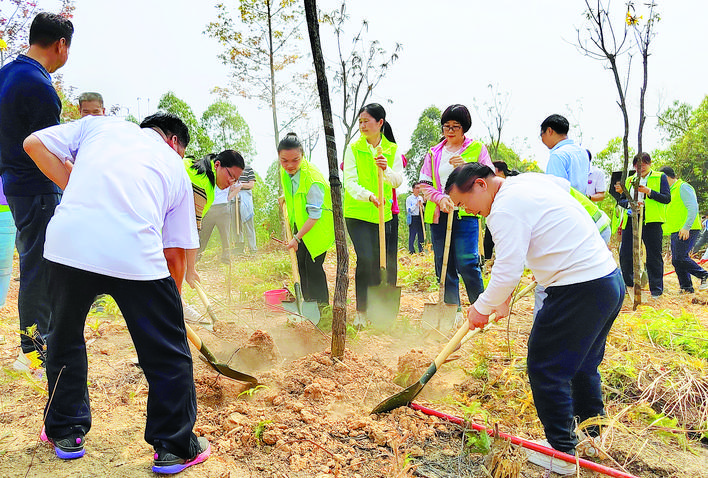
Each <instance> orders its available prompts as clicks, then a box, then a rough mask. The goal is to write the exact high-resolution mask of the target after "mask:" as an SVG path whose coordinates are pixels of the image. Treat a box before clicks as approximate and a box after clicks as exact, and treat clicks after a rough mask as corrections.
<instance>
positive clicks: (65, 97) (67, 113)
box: [53, 74, 81, 123]
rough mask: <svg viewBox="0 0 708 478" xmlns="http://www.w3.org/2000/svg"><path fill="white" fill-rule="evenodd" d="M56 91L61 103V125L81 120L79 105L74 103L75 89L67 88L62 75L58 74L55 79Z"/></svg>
mask: <svg viewBox="0 0 708 478" xmlns="http://www.w3.org/2000/svg"><path fill="white" fill-rule="evenodd" d="M53 83H54V89H55V90H56V92H57V95H58V96H59V100H60V101H61V116H60V118H59V120H60V122H61V123H66V122H69V121H74V120H77V119H79V118H81V114H80V113H79V105H78V104H77V103H74V102H73V101H72V98H71V97H72V96H73V95H74V90H75V89H76V88H74V87H73V86H69V87H65V86H64V79H63V78H62V75H61V74H57V75H56V76H55V77H54V82H53Z"/></svg>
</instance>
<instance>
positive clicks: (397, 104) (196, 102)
mask: <svg viewBox="0 0 708 478" xmlns="http://www.w3.org/2000/svg"><path fill="white" fill-rule="evenodd" d="M216 3H217V2H216V1H212V0H202V1H200V2H194V1H186V0H150V1H145V0H141V1H138V0H123V1H121V2H115V1H107V0H76V11H75V16H74V19H73V22H74V25H75V28H76V33H75V36H74V39H73V42H72V46H71V53H70V58H69V62H68V63H67V64H66V65H65V66H64V67H63V68H62V69H61V70H59V71H58V73H60V74H61V75H62V76H63V80H64V84H65V85H66V86H70V87H74V88H76V90H75V93H76V94H78V93H79V92H81V91H98V92H100V93H102V94H103V96H104V99H105V102H106V104H107V105H114V104H120V105H121V106H122V109H121V112H120V114H121V115H125V114H127V113H128V112H130V114H132V115H134V116H136V117H140V118H142V117H144V116H146V115H147V114H149V113H153V112H154V111H155V109H156V106H157V104H158V101H159V98H160V96H161V95H162V94H164V93H165V92H167V91H173V92H174V93H175V94H176V95H177V96H178V97H179V98H181V99H183V100H185V101H186V102H187V103H188V104H189V105H190V106H191V107H192V109H193V110H194V112H195V114H196V115H197V116H200V115H201V113H202V112H203V111H204V110H205V109H206V107H207V106H208V105H209V104H210V103H211V102H213V101H214V100H215V99H216V98H215V96H213V94H211V90H212V88H214V87H215V86H226V85H228V82H229V70H228V68H227V67H226V66H224V65H222V64H221V62H220V60H219V59H218V57H217V56H218V54H219V53H220V51H221V47H220V46H219V45H218V43H217V42H216V41H215V40H213V39H211V38H209V37H208V36H207V35H205V34H204V33H203V32H204V30H205V27H206V25H207V23H208V22H209V21H212V20H214V19H215V18H216V9H215V8H214V5H215V4H216ZM228 3H230V4H233V5H236V1H235V0H230V1H229V2H228ZM339 4H340V2H338V1H333V0H327V1H324V0H323V1H320V2H318V7H320V9H322V10H332V9H334V8H337V7H338V6H339ZM637 4H638V5H639V6H638V8H639V10H640V12H639V13H640V14H641V13H644V12H642V11H641V9H642V8H644V7H643V3H642V2H637ZM41 5H42V6H44V7H45V9H48V10H51V9H52V2H51V1H50V0H45V1H42V2H41ZM613 5H614V6H620V5H622V2H619V1H615V2H613ZM347 8H348V11H349V14H350V16H351V18H350V28H349V29H350V31H352V32H353V31H354V30H355V29H358V25H359V24H360V22H361V21H362V20H363V19H366V20H367V21H368V22H369V29H368V34H367V35H368V38H369V39H378V40H379V41H380V42H381V45H382V46H383V47H384V48H386V49H388V50H391V49H392V48H393V45H394V44H395V43H396V42H398V43H401V44H402V51H401V53H400V58H399V60H398V61H397V62H396V63H395V64H394V65H393V66H392V68H391V69H390V71H389V73H388V75H387V76H386V78H385V79H384V80H383V81H382V82H381V83H380V85H379V87H377V89H376V90H375V92H374V95H373V98H372V101H376V102H380V103H381V104H383V105H384V106H385V108H386V110H387V120H388V121H389V123H390V124H391V125H392V127H393V130H394V134H395V136H396V139H397V141H398V144H399V148H400V150H401V151H402V152H405V151H406V150H407V149H408V148H409V146H410V136H411V133H412V132H413V130H414V129H415V127H416V124H417V121H418V117H419V116H420V114H421V112H422V111H423V110H424V109H425V108H426V107H428V106H430V105H435V106H437V107H438V108H440V109H441V110H442V109H444V108H445V107H447V106H448V105H450V104H453V103H462V104H464V105H466V106H467V107H468V108H469V109H470V111H471V113H472V117H473V125H472V128H471V130H470V131H469V132H468V136H471V137H473V138H482V137H484V136H485V135H486V128H485V127H484V125H483V124H482V122H481V120H480V118H479V116H478V115H477V114H476V113H475V111H474V108H473V105H474V102H475V100H476V102H477V103H478V104H480V103H483V102H484V101H485V100H488V99H489V98H490V95H489V91H490V89H489V87H488V85H490V84H491V85H494V86H495V87H496V88H497V89H498V91H501V92H508V93H509V95H510V100H509V104H510V106H509V115H508V122H507V125H506V126H505V128H504V130H503V132H502V141H503V142H505V143H506V144H508V145H510V146H512V147H514V149H515V150H516V151H517V152H519V153H521V155H522V157H524V158H528V159H533V160H536V161H537V162H538V163H539V165H540V166H541V167H544V166H545V164H546V161H547V158H548V150H547V149H546V147H545V146H543V144H542V143H541V141H540V139H539V133H540V123H541V121H542V120H543V119H544V118H545V117H546V116H548V115H550V114H552V113H559V114H563V115H564V116H566V117H568V119H569V120H570V123H571V125H572V127H571V131H570V137H571V138H574V139H576V140H582V144H583V146H584V147H586V148H589V149H590V150H591V151H593V152H597V151H600V150H601V149H603V148H604V147H605V146H606V144H607V142H608V141H609V140H610V139H611V138H613V137H616V136H621V135H622V134H623V124H622V118H621V115H620V110H619V108H618V106H617V104H616V100H617V91H616V88H615V86H614V82H613V78H612V75H611V73H610V71H609V70H607V69H605V65H604V64H603V63H602V62H600V61H597V60H593V59H590V58H587V57H586V56H583V55H582V54H581V53H580V52H579V51H578V49H577V47H576V43H577V29H578V28H581V29H582V28H583V26H584V17H583V12H584V10H585V3H584V1H582V0H566V1H558V0H535V1H532V2H529V1H518V0H517V1H511V0H497V1H496V2H479V1H473V0H469V1H468V0H437V1H436V2H430V1H420V0H384V1H378V2H372V1H369V0H357V1H351V0H350V2H349V3H348V6H347ZM658 11H659V12H660V14H661V21H660V22H659V23H658V25H657V28H656V32H657V35H656V37H655V38H654V40H653V43H652V49H653V50H652V54H651V57H650V61H649V87H648V91H647V113H648V115H649V118H648V120H647V125H646V129H645V141H644V143H645V148H644V149H645V150H648V151H651V150H653V149H656V148H659V147H661V146H662V143H661V134H660V132H659V131H658V130H657V127H656V118H655V116H656V114H657V112H658V111H660V110H661V109H663V108H666V107H667V106H669V105H670V104H671V102H673V101H674V100H680V101H682V102H686V103H689V104H691V105H693V106H696V105H698V103H699V102H700V101H701V100H702V99H703V98H704V96H705V95H706V93H707V92H708V88H707V87H706V84H707V83H706V78H707V77H708V62H706V61H705V58H706V57H705V53H704V48H705V45H707V44H708V29H706V28H705V25H704V23H705V18H708V15H707V14H708V2H702V1H698V0H690V1H689V0H671V2H669V1H666V2H660V3H659V9H658ZM618 12H619V15H621V16H623V14H622V12H621V9H620V10H618ZM302 29H303V30H302V31H303V35H304V36H305V38H306V37H307V30H306V26H305V25H304V22H303V26H302ZM320 35H321V36H322V41H323V44H324V45H325V47H327V45H332V44H333V39H334V37H333V34H332V32H331V30H330V29H328V28H327V27H326V26H321V27H320ZM304 46H305V48H306V49H308V51H309V43H305V44H304ZM325 57H326V58H325V59H326V60H329V61H332V60H334V55H333V52H331V51H327V50H325ZM301 61H307V62H310V61H311V60H310V59H309V57H308V58H304V59H303V60H301ZM640 70H641V59H640V58H639V57H636V58H635V59H634V60H633V64H632V72H633V81H632V82H631V83H630V91H629V96H630V123H631V125H630V127H631V130H630V134H631V136H630V144H632V143H633V144H635V145H636V129H637V123H638V97H639V94H638V91H639V84H638V83H637V80H638V79H639V76H638V75H639V74H640ZM329 81H330V89H331V87H332V80H331V78H330V79H329ZM331 94H333V95H334V94H336V93H331ZM232 101H233V102H234V103H235V104H236V105H237V106H238V108H239V111H240V113H241V115H242V116H243V117H244V118H245V120H246V122H247V123H248V124H249V126H250V129H251V134H252V135H253V137H254V140H255V143H256V150H257V154H256V156H255V157H252V158H246V159H247V161H248V162H250V163H251V164H252V165H253V166H254V168H255V169H256V171H258V173H259V174H261V175H264V174H265V172H266V170H267V168H268V165H269V164H270V163H271V162H272V161H273V159H275V158H276V152H275V151H274V144H273V133H272V123H271V117H270V109H269V107H268V106H266V105H262V104H260V103H258V102H256V101H255V100H247V99H244V98H241V97H235V98H233V99H232ZM333 101H336V100H333ZM315 118H317V119H318V120H319V118H320V116H319V115H316V116H315ZM335 129H337V130H338V132H339V129H338V128H337V125H335ZM320 143H323V140H321V141H320ZM341 148H342V143H341V135H339V136H338V149H339V155H340V157H341ZM314 156H315V157H314V158H313V160H314V162H315V163H316V164H318V165H319V166H321V167H322V168H325V167H326V158H325V151H324V148H323V147H322V148H321V149H319V150H318V151H317V152H316V153H315V154H314Z"/></svg>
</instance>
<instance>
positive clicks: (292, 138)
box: [278, 132, 305, 155]
mask: <svg viewBox="0 0 708 478" xmlns="http://www.w3.org/2000/svg"><path fill="white" fill-rule="evenodd" d="M291 149H299V150H300V154H302V155H304V154H305V150H304V149H303V148H302V143H301V142H300V139H299V138H298V137H297V135H296V134H295V133H293V132H290V133H288V134H286V135H285V138H283V139H281V140H280V143H278V152H281V151H283V150H287V151H289V150H291Z"/></svg>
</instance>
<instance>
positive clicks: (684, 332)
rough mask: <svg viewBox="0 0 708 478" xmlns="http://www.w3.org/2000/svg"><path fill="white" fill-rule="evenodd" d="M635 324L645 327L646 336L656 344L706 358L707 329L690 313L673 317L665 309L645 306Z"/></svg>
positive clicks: (707, 347) (707, 353) (707, 358)
mask: <svg viewBox="0 0 708 478" xmlns="http://www.w3.org/2000/svg"><path fill="white" fill-rule="evenodd" d="M635 326H639V327H643V328H645V331H646V334H647V336H648V337H649V338H650V339H651V341H652V342H653V343H655V344H657V345H661V346H662V347H664V348H667V349H670V350H682V351H684V352H686V353H687V354H689V355H692V356H693V357H697V358H701V359H703V360H708V329H706V328H705V326H703V325H702V324H701V323H700V322H699V321H698V319H696V317H695V316H694V315H692V314H688V313H686V312H684V313H683V314H681V316H680V317H674V316H673V315H672V314H671V313H670V312H669V311H667V310H654V309H650V308H647V309H646V310H645V311H644V312H643V313H642V316H641V319H640V321H639V322H638V323H636V324H635Z"/></svg>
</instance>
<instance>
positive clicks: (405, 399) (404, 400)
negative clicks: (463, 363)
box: [371, 315, 493, 413]
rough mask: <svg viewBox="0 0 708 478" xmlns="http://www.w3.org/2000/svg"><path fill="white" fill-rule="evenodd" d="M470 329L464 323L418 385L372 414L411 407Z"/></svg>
mask: <svg viewBox="0 0 708 478" xmlns="http://www.w3.org/2000/svg"><path fill="white" fill-rule="evenodd" d="M489 319H490V320H489V322H490V323H491V322H493V317H492V316H491V315H490V316H489ZM487 327H489V325H487V326H486V327H484V329H475V330H474V331H472V333H471V334H470V335H473V334H474V335H476V334H478V333H479V332H480V331H481V330H486V329H487ZM469 329H470V323H469V321H467V320H465V321H464V322H463V323H462V326H461V327H460V328H459V330H458V331H457V333H455V335H453V337H452V339H450V341H449V342H448V343H447V345H446V346H445V348H444V349H443V350H442V352H440V354H438V356H437V357H435V360H434V361H433V363H432V364H430V367H428V370H426V371H425V373H424V374H423V376H422V377H420V380H418V381H417V382H416V383H414V384H413V385H411V386H410V387H408V388H407V389H405V390H403V391H401V392H398V393H397V394H395V395H392V396H390V397H388V398H387V399H386V400H384V401H383V402H381V403H379V404H378V405H376V408H374V409H373V410H372V411H371V413H384V412H389V411H391V410H393V409H396V408H398V407H402V406H404V405H410V403H411V402H412V401H413V399H415V397H417V396H418V394H419V393H420V391H421V390H423V387H425V384H426V383H428V380H430V379H431V378H432V376H433V375H435V372H437V371H438V367H440V366H441V365H442V364H443V363H445V360H446V359H447V357H448V356H449V355H450V354H451V353H452V352H454V351H455V350H456V349H457V346H458V345H459V344H460V341H461V340H462V338H463V337H464V336H465V335H466V334H467V332H468V331H469Z"/></svg>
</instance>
